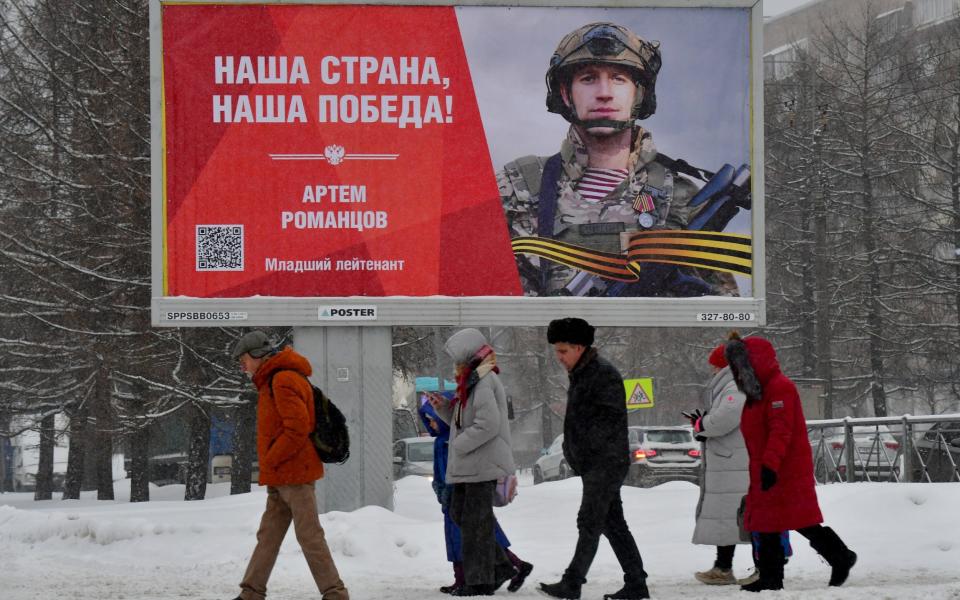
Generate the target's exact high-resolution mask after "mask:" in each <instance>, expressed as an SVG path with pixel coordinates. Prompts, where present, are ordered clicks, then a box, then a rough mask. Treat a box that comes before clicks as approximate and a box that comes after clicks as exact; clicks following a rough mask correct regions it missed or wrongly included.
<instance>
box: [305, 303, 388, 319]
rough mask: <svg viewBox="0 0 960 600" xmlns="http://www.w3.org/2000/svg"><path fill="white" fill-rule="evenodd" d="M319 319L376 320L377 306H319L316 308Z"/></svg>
mask: <svg viewBox="0 0 960 600" xmlns="http://www.w3.org/2000/svg"><path fill="white" fill-rule="evenodd" d="M317 319H318V320H320V321H376V320H377V307H376V306H374V305H366V306H321V307H320V308H319V309H318V310H317Z"/></svg>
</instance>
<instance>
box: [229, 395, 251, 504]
mask: <svg viewBox="0 0 960 600" xmlns="http://www.w3.org/2000/svg"><path fill="white" fill-rule="evenodd" d="M246 395H247V396H250V394H246ZM235 422H236V424H237V425H236V429H234V432H233V463H232V467H231V469H230V493H231V494H247V493H249V492H250V484H251V475H252V472H253V459H254V458H255V457H256V454H257V399H256V396H253V397H251V398H249V400H248V401H247V402H244V403H243V404H242V405H240V406H239V407H238V408H237V410H236V411H235Z"/></svg>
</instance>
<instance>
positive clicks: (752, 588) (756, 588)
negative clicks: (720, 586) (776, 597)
mask: <svg viewBox="0 0 960 600" xmlns="http://www.w3.org/2000/svg"><path fill="white" fill-rule="evenodd" d="M782 589H783V581H764V580H763V575H761V576H760V579H758V580H756V581H754V582H753V583H750V584H747V585H741V586H740V591H741V592H762V591H764V590H782Z"/></svg>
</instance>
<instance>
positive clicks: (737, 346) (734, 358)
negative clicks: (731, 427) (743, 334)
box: [723, 332, 763, 402]
mask: <svg viewBox="0 0 960 600" xmlns="http://www.w3.org/2000/svg"><path fill="white" fill-rule="evenodd" d="M723 355H724V356H725V357H726V359H727V364H729V365H730V371H731V372H732V373H733V380H734V381H735V382H736V383H737V389H739V390H740V391H741V392H743V393H744V394H745V395H746V396H747V401H748V402H750V401H752V400H757V399H759V398H760V395H761V394H762V393H763V390H762V388H761V387H760V382H759V381H757V374H756V373H754V372H753V367H752V366H751V365H750V355H749V353H748V352H747V346H746V344H744V343H743V341H742V340H741V339H740V335H739V334H737V332H733V333H731V334H730V341H729V342H727V346H726V348H724V351H723Z"/></svg>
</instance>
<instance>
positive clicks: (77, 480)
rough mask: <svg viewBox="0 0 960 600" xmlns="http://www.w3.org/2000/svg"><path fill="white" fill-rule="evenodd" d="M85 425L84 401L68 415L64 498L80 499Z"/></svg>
mask: <svg viewBox="0 0 960 600" xmlns="http://www.w3.org/2000/svg"><path fill="white" fill-rule="evenodd" d="M87 425H88V424H87V405H86V403H84V405H83V406H81V407H80V408H79V409H77V410H76V412H75V413H74V414H73V415H71V416H70V447H69V450H68V454H67V474H66V477H65V478H64V481H63V499H64V500H79V499H80V488H81V487H82V486H83V471H84V458H85V454H86V442H87V429H88V427H87Z"/></svg>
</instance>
